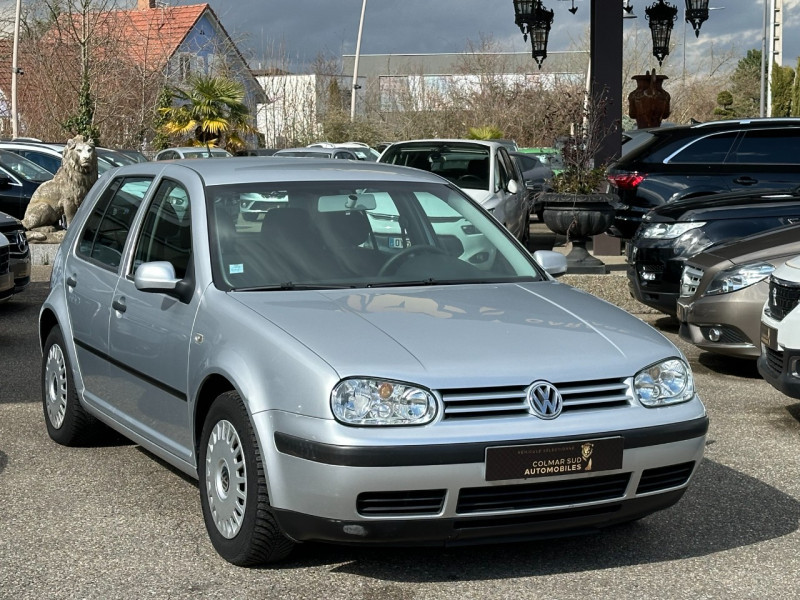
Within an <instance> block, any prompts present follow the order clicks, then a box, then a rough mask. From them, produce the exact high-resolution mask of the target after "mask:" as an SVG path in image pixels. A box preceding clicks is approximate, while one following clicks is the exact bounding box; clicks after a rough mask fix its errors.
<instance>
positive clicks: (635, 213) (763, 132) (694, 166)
mask: <svg viewBox="0 0 800 600" xmlns="http://www.w3.org/2000/svg"><path fill="white" fill-rule="evenodd" d="M647 133H648V139H647V141H643V142H642V143H641V145H638V146H637V147H636V148H634V149H632V150H631V151H629V152H627V153H626V154H625V155H624V156H623V157H622V158H620V159H619V160H617V161H616V162H615V163H614V164H612V165H611V166H610V167H609V168H608V171H607V174H608V179H609V181H610V182H611V184H612V186H614V188H615V190H614V191H616V192H617V194H619V197H620V200H621V202H622V204H623V205H624V207H622V208H618V209H617V211H616V216H615V219H614V224H613V226H612V228H611V231H610V232H609V233H611V234H613V235H616V236H618V237H622V238H625V239H630V238H632V237H633V235H634V233H635V232H636V228H637V227H638V226H639V224H640V223H641V220H642V217H643V216H644V214H645V213H646V212H647V211H648V210H650V209H651V208H654V207H656V206H660V205H662V204H665V203H667V202H672V201H674V200H680V199H682V198H691V197H694V196H701V195H708V194H718V193H725V192H736V191H747V192H750V193H755V194H758V193H760V192H761V191H763V190H775V189H790V188H794V187H796V186H798V185H800V119H789V118H786V119H747V120H732V121H714V122H710V123H700V124H696V125H686V126H678V127H661V128H655V129H648V130H647Z"/></svg>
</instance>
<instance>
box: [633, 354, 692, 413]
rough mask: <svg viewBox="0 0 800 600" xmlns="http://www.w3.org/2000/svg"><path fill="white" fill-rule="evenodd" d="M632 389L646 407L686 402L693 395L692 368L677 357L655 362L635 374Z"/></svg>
mask: <svg viewBox="0 0 800 600" xmlns="http://www.w3.org/2000/svg"><path fill="white" fill-rule="evenodd" d="M633 390H634V392H635V393H636V397H637V398H638V399H639V402H641V403H642V405H644V406H646V407H648V408H654V407H658V406H665V405H667V404H679V403H681V402H688V401H689V400H691V399H692V398H693V397H694V378H693V377H692V370H691V368H689V365H687V364H686V363H685V362H683V361H682V360H680V359H677V358H671V359H669V360H665V361H662V362H660V363H656V364H654V365H652V366H650V367H647V368H646V369H643V370H641V371H639V372H638V373H637V374H636V377H634V378H633Z"/></svg>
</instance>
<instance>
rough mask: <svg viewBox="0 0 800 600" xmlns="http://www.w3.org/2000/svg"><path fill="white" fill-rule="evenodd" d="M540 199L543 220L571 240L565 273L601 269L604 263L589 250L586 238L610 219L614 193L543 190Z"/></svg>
mask: <svg viewBox="0 0 800 600" xmlns="http://www.w3.org/2000/svg"><path fill="white" fill-rule="evenodd" d="M542 201H543V203H544V212H543V217H544V224H545V225H547V228H548V229H550V231H552V232H554V233H557V234H561V235H564V236H566V238H567V241H568V242H571V243H572V249H571V250H570V252H569V254H567V273H589V274H591V273H598V274H602V273H605V272H606V265H605V263H604V262H603V261H602V260H600V259H599V258H596V257H594V256H592V255H591V254H589V252H588V251H587V250H586V242H587V241H588V240H589V238H591V237H592V236H594V235H597V234H599V233H603V232H604V231H606V230H607V229H608V228H609V227H611V224H612V223H613V222H614V208H613V203H614V202H615V201H616V197H615V196H614V194H554V193H545V194H543V195H542Z"/></svg>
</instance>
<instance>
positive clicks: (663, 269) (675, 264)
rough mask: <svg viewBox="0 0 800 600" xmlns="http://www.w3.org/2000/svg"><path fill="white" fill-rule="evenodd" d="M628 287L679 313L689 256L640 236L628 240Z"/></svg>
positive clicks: (653, 305) (651, 303) (663, 309)
mask: <svg viewBox="0 0 800 600" xmlns="http://www.w3.org/2000/svg"><path fill="white" fill-rule="evenodd" d="M627 261H628V268H627V275H628V289H629V291H630V293H631V296H633V297H634V298H635V299H636V300H638V301H639V302H641V303H642V304H645V305H647V306H649V307H651V308H655V309H656V310H659V311H661V312H664V313H667V314H669V315H673V316H675V314H676V310H677V302H678V296H679V295H680V282H681V273H682V271H683V264H684V262H685V261H686V259H685V257H676V256H675V252H674V250H673V249H672V247H670V246H666V247H651V246H646V245H642V242H641V241H639V240H637V241H634V242H633V243H630V244H628V256H627Z"/></svg>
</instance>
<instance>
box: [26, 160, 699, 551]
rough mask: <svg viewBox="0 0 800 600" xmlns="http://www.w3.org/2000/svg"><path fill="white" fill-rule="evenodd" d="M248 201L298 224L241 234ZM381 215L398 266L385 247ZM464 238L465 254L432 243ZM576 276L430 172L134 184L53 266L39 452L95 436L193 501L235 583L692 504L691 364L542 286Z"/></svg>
mask: <svg viewBox="0 0 800 600" xmlns="http://www.w3.org/2000/svg"><path fill="white" fill-rule="evenodd" d="M253 193H258V194H262V195H264V196H266V197H272V196H277V195H278V194H279V193H280V195H281V197H283V196H285V198H286V202H285V203H284V204H283V205H277V206H276V207H275V208H273V209H271V210H269V211H267V213H266V214H265V215H264V217H263V218H262V219H259V220H257V221H245V220H244V219H241V218H240V213H239V212H238V211H239V207H240V205H241V201H240V198H241V197H242V196H243V195H248V194H253ZM175 197H177V198H180V199H184V198H188V202H186V203H184V204H181V205H180V206H181V208H182V210H181V211H180V212H178V211H177V210H175V208H174V207H175V203H173V202H172V199H173V198H175ZM388 204H391V205H392V210H391V212H392V213H393V215H396V218H397V220H398V222H399V223H400V224H401V227H400V228H399V230H398V232H394V231H393V232H392V233H391V234H390V237H392V238H396V239H393V240H392V241H391V242H390V241H389V239H388V237H385V234H382V233H381V232H380V231H376V230H374V229H373V227H374V225H375V224H376V223H378V222H380V216H384V217H385V216H386V215H387V213H389V212H390V211H389V210H388V208H387V205H388ZM375 210H379V211H380V212H379V216H376V217H370V213H372V212H373V211H375ZM452 213H457V214H458V215H460V218H459V223H460V225H459V232H460V233H458V232H455V231H450V232H449V233H448V234H447V235H446V236H445V235H444V234H443V235H441V236H440V235H439V234H438V233H437V229H436V228H435V227H434V222H433V221H435V220H436V219H437V218H439V216H440V215H442V214H452ZM392 218H394V216H393V217H392ZM459 235H469V236H482V237H484V238H485V242H484V244H485V245H487V246H490V247H491V249H492V252H491V256H492V260H491V264H490V265H482V266H483V268H478V267H476V266H474V265H473V264H471V263H470V262H469V261H468V260H464V259H462V258H460V256H461V255H462V252H461V248H460V240H459ZM382 236H383V237H382ZM445 237H447V238H448V239H444V238H445ZM383 238H385V239H383ZM542 265H544V266H542ZM565 268H566V264H565V258H564V257H563V256H562V255H560V254H557V253H554V252H549V251H548V252H541V251H540V252H538V253H536V254H535V255H534V257H532V256H531V255H530V254H528V253H527V252H526V251H525V250H524V249H523V247H522V246H521V245H520V244H519V243H518V242H517V241H515V240H514V239H513V237H512V236H511V235H510V233H509V232H508V231H507V230H506V229H505V228H503V227H501V226H500V225H499V224H498V223H497V222H496V220H494V219H492V218H490V217H489V215H488V214H487V213H486V212H485V211H484V210H482V209H481V208H480V207H479V206H478V205H477V204H476V203H475V202H474V201H473V200H471V199H470V198H469V197H468V196H467V195H466V194H464V193H463V192H462V191H461V190H460V189H459V188H457V187H456V186H454V185H452V184H450V183H448V182H447V181H445V180H443V179H441V178H440V177H437V176H435V175H432V174H430V173H424V172H422V171H419V170H416V169H408V168H404V167H395V166H390V165H385V164H376V163H365V162H349V161H341V160H330V161H305V160H296V159H280V158H275V157H273V158H269V159H261V158H232V159H229V160H225V161H213V160H212V161H210V160H186V161H175V162H170V163H156V162H153V163H142V164H137V165H131V166H125V167H121V168H119V169H118V170H116V171H114V172H113V173H111V174H110V175H109V176H108V177H105V178H102V179H101V180H100V181H98V183H97V185H96V186H95V187H94V188H93V189H92V190H91V192H90V193H89V195H88V196H87V198H86V200H85V201H84V202H83V204H82V205H81V207H80V210H79V211H78V214H77V216H76V218H75V221H74V222H73V224H72V226H71V227H70V228H69V230H68V233H67V238H66V239H65V241H64V243H63V244H62V245H61V247H60V250H59V253H58V255H57V256H56V258H55V260H54V266H53V275H52V284H51V285H52V287H51V291H50V294H49V296H48V297H47V299H46V301H45V302H44V304H43V306H42V309H41V314H40V336H41V344H42V350H43V360H42V378H43V405H44V415H45V423H46V426H47V430H48V433H49V435H50V436H51V437H52V438H53V439H54V440H56V441H57V442H59V443H61V444H67V445H70V444H81V443H86V441H87V440H88V439H91V436H92V435H93V434H94V433H95V432H96V428H97V427H100V426H101V425H100V423H103V424H105V425H107V426H110V427H112V428H114V429H115V430H117V431H119V432H121V433H122V434H124V435H125V436H127V437H129V438H130V439H132V440H134V441H135V442H136V443H138V444H141V445H142V446H143V447H144V448H146V449H148V450H149V451H150V452H152V453H154V454H155V455H156V456H158V457H160V458H161V459H163V460H164V461H166V462H168V463H169V464H171V465H173V466H175V467H176V468H178V469H180V470H181V471H183V472H185V473H187V474H189V475H190V476H192V477H196V478H198V479H199V482H200V498H201V506H202V512H203V517H204V520H205V523H206V527H207V529H208V534H209V537H210V539H211V542H212V544H213V546H214V548H215V549H216V550H217V551H218V552H219V554H220V555H221V556H223V557H224V558H225V559H227V560H228V561H230V562H232V563H234V564H238V565H250V564H255V563H263V562H268V561H274V560H278V559H280V558H282V557H284V556H286V555H287V554H288V553H289V551H290V550H291V548H292V547H293V546H294V545H295V544H296V543H299V542H303V541H311V540H322V541H328V542H343V543H353V544H380V543H389V544H397V543H401V544H432V543H434V544H442V545H445V544H451V543H459V544H461V543H468V542H472V543H475V542H485V541H500V540H504V539H514V540H520V539H524V538H537V537H542V536H552V535H560V534H566V533H574V532H576V531H586V530H592V529H596V528H600V527H604V526H608V525H612V524H615V523H620V522H624V521H629V520H633V519H638V518H640V517H642V516H644V515H647V514H649V513H651V512H654V511H656V510H659V509H662V508H665V507H667V506H670V505H672V504H674V503H675V502H677V501H678V499H679V498H680V497H681V496H682V495H683V493H684V492H685V490H686V488H687V486H688V485H689V481H690V479H691V476H692V474H693V473H694V471H695V469H696V467H697V465H698V464H699V462H700V460H701V458H702V456H703V449H704V444H705V436H706V431H707V427H708V419H707V416H706V411H705V408H704V406H703V404H702V402H701V401H700V399H699V398H698V396H697V395H696V393H695V389H694V384H693V378H692V372H691V370H690V368H689V366H688V364H687V362H686V359H685V357H684V356H682V354H681V352H680V351H679V350H678V349H677V348H676V347H675V346H674V345H672V344H671V343H670V342H669V341H668V340H666V339H665V338H664V337H663V336H662V335H661V334H660V333H658V332H657V331H655V330H654V329H652V328H651V327H649V326H648V325H646V324H645V323H643V322H642V321H640V320H639V319H637V318H635V317H633V316H631V315H629V314H627V313H625V312H624V311H622V310H620V309H618V308H616V307H614V306H612V305H610V304H608V303H606V302H603V301H601V300H598V299H596V298H595V297H593V296H591V295H589V294H587V293H585V292H583V291H580V290H577V289H574V288H571V287H569V286H567V285H564V284H561V283H558V282H557V281H555V280H554V279H553V278H552V276H551V275H550V274H549V273H548V271H550V272H552V273H559V272H563V271H564V270H565Z"/></svg>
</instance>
